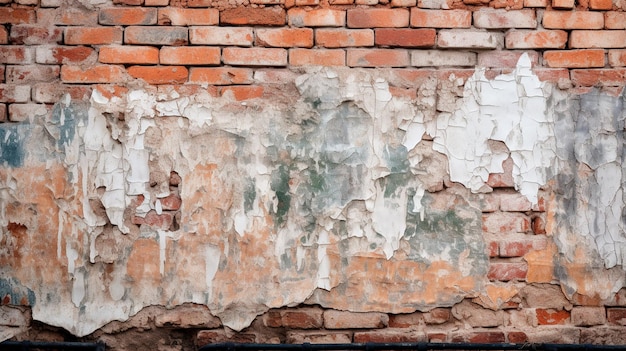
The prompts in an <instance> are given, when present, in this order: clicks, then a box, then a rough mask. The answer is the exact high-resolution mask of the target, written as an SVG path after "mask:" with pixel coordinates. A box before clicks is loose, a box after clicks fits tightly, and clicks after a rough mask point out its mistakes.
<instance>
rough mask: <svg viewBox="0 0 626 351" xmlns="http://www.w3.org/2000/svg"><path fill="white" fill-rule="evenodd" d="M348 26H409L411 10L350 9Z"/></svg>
mask: <svg viewBox="0 0 626 351" xmlns="http://www.w3.org/2000/svg"><path fill="white" fill-rule="evenodd" d="M347 24H348V28H379V27H408V26H409V10H407V9H384V8H369V9H350V10H348V21H347Z"/></svg>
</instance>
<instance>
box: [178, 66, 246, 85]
mask: <svg viewBox="0 0 626 351" xmlns="http://www.w3.org/2000/svg"><path fill="white" fill-rule="evenodd" d="M252 73H253V72H252V70H251V69H249V68H236V67H192V68H191V70H190V73H189V82H191V83H199V84H203V83H206V84H210V85H230V84H251V83H252V82H253V79H252Z"/></svg>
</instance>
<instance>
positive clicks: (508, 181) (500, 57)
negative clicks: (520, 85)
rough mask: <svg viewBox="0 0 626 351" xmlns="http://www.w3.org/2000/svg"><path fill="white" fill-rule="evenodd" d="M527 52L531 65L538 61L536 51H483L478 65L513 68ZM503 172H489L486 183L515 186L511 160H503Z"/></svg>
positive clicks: (479, 55)
mask: <svg viewBox="0 0 626 351" xmlns="http://www.w3.org/2000/svg"><path fill="white" fill-rule="evenodd" d="M523 54H527V55H528V57H529V58H530V63H531V66H532V67H535V66H537V64H538V63H539V54H538V53H537V52H536V51H527V50H525V51H509V50H497V51H485V52H479V53H478V66H480V67H489V68H515V67H516V66H517V62H518V61H519V59H520V56H522V55H523ZM502 166H503V167H504V173H491V174H489V180H488V181H487V185H489V186H490V187H492V188H512V187H513V186H515V182H514V181H513V175H512V173H511V171H512V170H513V160H512V159H510V158H509V159H507V160H505V161H504V162H503V164H502Z"/></svg>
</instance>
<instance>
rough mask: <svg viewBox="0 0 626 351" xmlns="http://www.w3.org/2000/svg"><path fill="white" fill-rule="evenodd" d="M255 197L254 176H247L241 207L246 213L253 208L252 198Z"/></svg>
mask: <svg viewBox="0 0 626 351" xmlns="http://www.w3.org/2000/svg"><path fill="white" fill-rule="evenodd" d="M255 199H256V183H255V181H254V178H248V179H247V180H246V185H245V188H244V190H243V209H244V211H245V212H246V213H248V212H250V211H252V210H253V209H254V200H255Z"/></svg>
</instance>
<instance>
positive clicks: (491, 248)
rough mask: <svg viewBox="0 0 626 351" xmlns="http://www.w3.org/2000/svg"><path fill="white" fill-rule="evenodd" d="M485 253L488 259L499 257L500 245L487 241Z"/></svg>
mask: <svg viewBox="0 0 626 351" xmlns="http://www.w3.org/2000/svg"><path fill="white" fill-rule="evenodd" d="M486 251H487V254H488V255H489V257H498V256H500V244H499V243H498V242H497V241H489V242H487V250H486Z"/></svg>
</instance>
